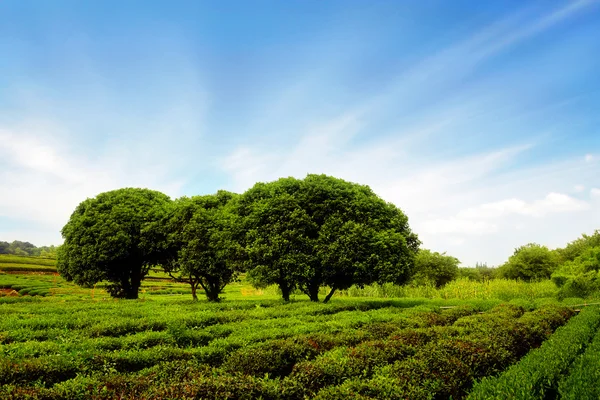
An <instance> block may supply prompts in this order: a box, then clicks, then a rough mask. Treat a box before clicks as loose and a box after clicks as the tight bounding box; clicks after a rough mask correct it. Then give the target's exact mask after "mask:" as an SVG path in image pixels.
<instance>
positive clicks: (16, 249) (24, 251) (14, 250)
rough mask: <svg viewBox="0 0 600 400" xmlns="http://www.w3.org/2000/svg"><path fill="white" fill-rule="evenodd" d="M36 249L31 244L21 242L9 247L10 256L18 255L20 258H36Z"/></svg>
mask: <svg viewBox="0 0 600 400" xmlns="http://www.w3.org/2000/svg"><path fill="white" fill-rule="evenodd" d="M35 249H36V247H35V246H34V245H33V244H31V243H29V242H21V241H20V240H15V241H13V242H12V243H11V244H10V245H9V246H8V251H9V253H10V254H16V255H19V256H34V255H36V254H35Z"/></svg>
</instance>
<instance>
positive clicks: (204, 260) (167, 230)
mask: <svg viewBox="0 0 600 400" xmlns="http://www.w3.org/2000/svg"><path fill="white" fill-rule="evenodd" d="M235 196H237V195H235V194H234V193H230V192H226V191H219V192H218V193H217V194H215V195H207V196H195V197H192V198H187V197H183V198H181V199H178V200H176V201H174V202H173V203H172V204H171V205H170V206H169V207H168V209H167V210H168V211H167V213H166V214H165V216H164V218H162V219H161V220H160V222H157V223H155V224H153V225H151V226H149V227H148V229H147V230H148V231H151V232H149V234H154V235H156V237H155V238H154V239H153V243H155V244H156V245H157V251H158V252H160V254H162V258H161V260H160V263H161V265H162V266H163V269H164V270H165V271H166V272H167V273H168V274H169V275H170V276H171V277H172V278H173V279H175V280H177V281H179V282H185V283H188V284H189V285H190V287H191V289H192V298H193V299H194V300H198V295H197V289H198V287H199V286H200V287H202V289H204V292H205V294H206V297H207V299H208V300H209V301H219V295H220V294H221V292H222V291H223V289H224V288H225V286H226V285H227V284H228V283H230V282H231V281H233V280H234V279H235V278H236V277H237V275H238V273H239V272H240V270H241V265H242V258H243V248H242V245H241V244H240V242H239V240H238V234H237V231H238V229H239V223H238V220H237V219H238V218H237V216H236V215H235V214H234V213H233V212H232V211H231V201H232V200H233V199H234V198H235ZM175 275H177V276H175Z"/></svg>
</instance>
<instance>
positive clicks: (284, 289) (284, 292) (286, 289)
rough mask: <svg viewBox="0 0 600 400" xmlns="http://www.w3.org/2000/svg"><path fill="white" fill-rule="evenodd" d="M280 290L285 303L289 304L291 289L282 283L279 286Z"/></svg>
mask: <svg viewBox="0 0 600 400" xmlns="http://www.w3.org/2000/svg"><path fill="white" fill-rule="evenodd" d="M279 289H281V296H282V297H283V301H285V302H288V301H290V293H291V291H292V290H291V289H290V287H289V286H288V285H286V284H285V283H280V284H279Z"/></svg>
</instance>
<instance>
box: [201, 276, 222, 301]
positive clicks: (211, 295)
mask: <svg viewBox="0 0 600 400" xmlns="http://www.w3.org/2000/svg"><path fill="white" fill-rule="evenodd" d="M200 285H202V289H204V292H205V293H206V299H207V300H208V301H210V302H218V301H221V299H219V293H220V292H221V291H220V290H219V286H218V285H217V286H215V285H211V284H210V283H207V284H204V282H202V281H200Z"/></svg>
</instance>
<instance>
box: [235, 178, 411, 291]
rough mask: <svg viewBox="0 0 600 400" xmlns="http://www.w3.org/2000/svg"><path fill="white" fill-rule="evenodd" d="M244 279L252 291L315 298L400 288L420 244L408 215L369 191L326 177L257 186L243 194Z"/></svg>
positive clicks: (293, 179) (363, 187)
mask: <svg viewBox="0 0 600 400" xmlns="http://www.w3.org/2000/svg"><path fill="white" fill-rule="evenodd" d="M237 212H238V213H239V214H240V216H242V217H243V226H244V229H245V231H246V245H247V250H248V256H249V273H248V276H249V278H250V279H251V281H252V282H253V283H254V284H255V285H256V286H265V285H271V284H275V285H278V286H279V288H280V290H281V292H282V296H283V299H284V300H286V301H287V300H289V296H290V294H291V293H292V291H293V290H294V289H298V290H300V291H302V292H304V293H305V294H306V295H308V296H309V298H310V299H311V300H312V301H319V289H320V288H321V287H323V286H327V287H329V293H328V294H327V296H326V297H325V302H327V301H329V300H330V299H331V296H332V295H333V294H334V292H335V291H336V290H343V289H347V288H349V287H350V286H352V285H359V286H362V285H365V284H370V283H373V282H379V283H383V282H394V283H398V284H401V283H404V282H406V281H407V280H408V279H409V278H410V276H411V275H412V269H413V264H414V257H415V254H416V252H417V250H418V247H419V244H420V242H419V240H418V238H417V236H416V235H415V234H414V233H413V232H412V231H411V230H410V228H409V226H408V218H407V217H406V215H404V213H403V212H402V211H401V210H400V209H398V208H397V207H396V206H394V205H393V204H390V203H386V202H385V201H383V200H382V199H380V198H379V197H378V196H377V195H376V194H375V193H373V191H372V190H371V189H370V188H369V187H367V186H362V185H358V184H354V183H349V182H346V181H344V180H341V179H337V178H333V177H329V176H326V175H308V176H307V177H306V178H305V179H304V180H299V179H295V178H282V179H279V180H277V181H275V182H270V183H257V184H256V185H255V186H254V187H252V188H251V189H249V190H248V191H247V192H246V193H244V194H243V195H242V196H241V197H240V199H239V201H238V203H237Z"/></svg>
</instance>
